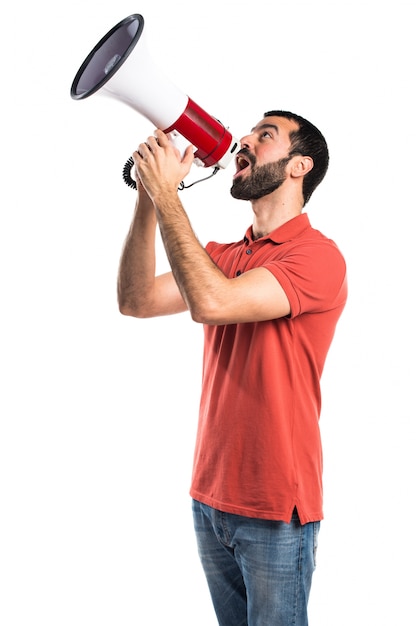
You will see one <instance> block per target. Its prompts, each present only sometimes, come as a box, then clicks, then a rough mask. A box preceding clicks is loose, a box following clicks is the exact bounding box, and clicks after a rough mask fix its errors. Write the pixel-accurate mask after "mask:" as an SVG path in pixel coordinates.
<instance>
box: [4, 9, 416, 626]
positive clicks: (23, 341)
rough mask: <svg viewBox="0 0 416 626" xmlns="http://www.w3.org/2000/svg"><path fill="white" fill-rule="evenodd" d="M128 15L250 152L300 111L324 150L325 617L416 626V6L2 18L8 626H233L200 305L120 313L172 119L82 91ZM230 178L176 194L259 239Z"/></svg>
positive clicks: (314, 607)
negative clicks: (327, 331) (198, 461)
mask: <svg viewBox="0 0 416 626" xmlns="http://www.w3.org/2000/svg"><path fill="white" fill-rule="evenodd" d="M131 13H141V14H142V15H143V16H144V18H145V23H146V25H145V28H146V33H147V41H148V44H149V46H150V51H151V54H152V56H153V59H154V61H155V63H156V64H157V65H159V66H161V67H163V68H164V70H165V72H166V75H167V76H169V77H170V79H171V80H172V81H173V82H175V83H176V84H177V85H178V86H179V87H180V88H181V89H183V90H184V91H185V92H186V93H187V94H189V95H190V96H191V97H192V98H193V99H194V100H195V101H196V102H197V103H198V104H200V105H201V106H202V107H203V108H204V109H205V110H206V111H208V112H209V113H211V114H212V115H214V116H215V117H217V118H219V119H220V120H221V121H222V122H223V123H224V124H225V125H227V126H229V127H230V130H231V131H232V133H233V134H235V135H236V136H237V137H240V136H242V135H243V134H246V133H247V131H248V130H249V129H250V128H251V127H252V126H253V125H254V124H255V123H256V122H257V121H259V120H260V119H261V118H262V115H263V112H264V111H266V110H269V109H273V108H285V109H289V110H292V111H294V112H296V113H299V114H300V115H303V116H305V117H307V118H309V119H310V120H311V121H312V122H314V123H315V124H316V125H317V126H318V127H319V128H320V129H321V130H322V131H323V133H324V134H325V136H326V138H327V140H328V143H329V146H330V152H331V166H330V170H329V172H328V175H327V178H326V179H325V181H324V183H323V184H322V185H321V187H320V188H318V190H317V191H316V192H315V194H314V196H313V197H312V200H311V201H310V203H309V205H308V206H307V212H308V214H309V217H310V219H311V221H312V224H313V225H314V226H315V227H316V228H319V229H320V230H322V231H323V232H324V233H325V234H326V235H328V236H330V237H331V238H333V239H334V240H335V241H336V242H337V243H338V245H339V246H340V248H341V249H342V251H343V253H344V255H345V256H346V259H347V262H348V268H349V283H350V296H349V302H348V305H347V308H346V309H345V312H344V314H343V317H342V318H341V321H340V323H339V326H338V330H337V334H336V337H335V340H334V343H333V346H332V348H331V352H330V355H329V357H328V361H327V366H326V370H325V372H324V377H323V381H322V386H323V410H322V418H321V426H322V436H323V443H324V453H325V521H324V522H323V524H322V527H321V534H320V547H319V551H318V568H317V571H316V574H315V578H314V584H313V589H312V594H311V601H310V623H311V626H335V625H336V626H350V625H351V624H354V625H355V626H369V625H373V624H374V625H377V626H391V625H392V624H412V623H414V619H415V617H414V608H413V605H414V600H413V594H414V581H413V580H412V570H411V567H412V563H413V562H414V558H415V550H414V541H413V539H412V537H413V534H414V533H413V506H414V504H413V501H414V475H415V460H414V434H413V425H412V421H413V419H414V417H415V401H414V387H415V368H414V349H415V336H414V335H415V332H414V322H413V304H414V295H413V291H414V267H415V262H414V248H413V232H412V230H413V213H414V209H415V200H414V187H415V184H414V181H415V175H414V170H415V139H416V134H415V123H414V111H415V97H414V61H415V45H414V18H413V12H412V3H410V2H404V1H403V0H397V1H396V2H387V1H384V0H379V1H376V0H374V1H373V2H367V1H366V0H360V1H359V2H354V1H350V2H348V3H347V2H338V1H333V2H331V3H329V2H327V1H325V0H316V1H314V2H310V1H308V2H307V1H306V0H305V1H299V2H289V1H279V2H277V1H276V0H273V2H272V1H270V2H268V1H266V0H257V2H254V3H253V2H248V0H242V1H240V2H231V1H227V0H222V1H221V2H218V1H217V0H213V1H212V2H209V3H205V4H201V3H200V2H195V0H182V1H180V0H178V1H175V2H169V1H168V0H165V1H164V2H163V3H162V2H158V1H157V0H143V1H142V2H138V3H132V2H131V1H129V2H127V1H126V0H118V2H117V3H114V2H109V1H108V0H101V1H100V2H98V1H96V0H84V1H83V2H78V1H76V0H74V1H73V2H72V3H68V4H62V3H52V2H48V0H41V1H40V2H28V1H27V2H23V3H20V4H19V3H14V4H13V5H9V6H8V8H7V11H6V13H4V11H3V18H2V36H1V38H0V51H1V58H2V85H1V90H2V97H1V100H2V112H1V116H0V119H1V125H2V128H1V139H2V140H1V180H2V183H1V206H0V211H1V213H0V215H1V218H0V219H1V224H0V238H1V239H0V254H1V271H2V280H1V297H2V305H1V316H2V322H1V331H0V332H1V344H0V355H1V407H0V411H1V414H0V419H1V422H0V425H1V426H0V427H1V432H0V623H1V624H2V626H31V625H32V624H43V626H52V625H53V626H57V625H59V626H67V625H70V626H73V625H74V626H75V624H76V625H77V626H95V625H97V626H98V625H99V626H113V625H114V626H115V625H117V626H120V625H121V624H122V625H123V626H129V625H137V624H149V625H157V626H159V625H162V624H163V625H165V624H178V625H179V624H180V625H181V626H186V625H189V626H195V625H196V624H197V625H198V626H205V625H207V626H208V625H214V624H215V623H216V621H215V617H214V614H213V611H212V608H211V601H210V599H209V597H208V591H207V589H206V586H205V579H204V577H203V575H202V572H201V569H200V565H199V561H198V558H197V555H196V547H195V542H194V535H193V528H192V520H191V512H190V498H189V495H188V488H189V482H190V471H191V463H192V454H193V442H194V435H195V428H196V419H197V410H198V400H199V385H200V365H201V345H202V344H201V340H202V329H201V328H200V327H199V326H198V325H196V324H194V323H193V322H192V321H191V320H190V319H189V316H188V315H185V314H184V315H181V316H177V317H176V318H169V319H157V320H148V321H139V320H133V319H129V318H125V317H123V316H121V315H120V314H119V312H118V308H117V301H116V277H117V269H118V262H119V257H120V252H121V248H122V244H123V241H124V238H125V235H126V233H127V229H128V226H129V223H130V219H131V215H132V209H133V205H134V197H135V194H134V192H133V191H132V190H131V189H129V188H128V187H127V186H126V185H125V184H124V183H123V181H122V178H121V170H122V166H123V165H124V163H125V161H126V160H127V158H128V157H129V156H130V154H131V153H132V151H133V150H134V149H135V148H136V146H137V145H138V143H140V142H141V141H143V140H144V139H145V138H146V137H147V136H148V135H150V134H151V133H152V132H153V126H152V125H151V124H150V123H149V121H148V120H146V119H145V118H143V117H142V116H140V115H139V114H137V113H135V112H134V111H132V110H130V109H128V108H127V107H125V106H124V105H121V104H120V103H119V102H116V101H110V100H107V99H105V98H101V97H99V96H92V97H91V98H89V99H87V100H84V101H81V102H75V101H73V100H72V99H71V98H70V95H69V89H70V86H71V83H72V80H73V78H74V76H75V73H76V71H77V69H78V67H79V65H80V64H81V62H82V61H83V60H84V58H85V56H86V55H87V54H88V52H89V51H90V50H91V48H92V47H93V46H94V45H95V44H96V43H97V42H98V40H99V39H100V38H101V37H102V36H103V35H104V34H105V33H106V32H107V31H108V30H109V29H110V28H111V27H112V26H114V25H115V24H116V23H117V22H118V21H120V20H121V19H123V18H124V17H126V16H128V15H130V14H131ZM143 89H144V90H145V89H146V85H143ZM196 169H197V172H193V174H195V175H196V177H198V176H199V175H200V173H201V170H199V169H198V168H196ZM233 171H234V166H233V165H231V166H230V167H229V168H227V170H225V171H223V172H220V173H219V174H218V175H217V177H216V178H214V179H212V180H210V181H207V182H204V183H201V184H200V185H197V186H196V187H193V188H192V189H190V190H188V191H183V192H182V196H181V198H182V200H183V202H184V204H185V207H186V209H187V210H188V213H189V215H190V218H191V221H192V223H193V225H194V228H195V230H196V232H197V235H198V236H199V238H200V240H201V242H202V243H206V242H207V241H208V240H209V239H217V240H219V241H232V240H236V239H240V238H241V236H242V235H243V233H244V231H245V229H246V227H247V226H248V225H249V224H250V222H251V211H250V205H249V204H248V203H244V202H237V201H235V200H233V199H232V198H231V197H230V195H229V191H228V190H229V187H230V184H231V176H232V173H233ZM204 173H205V172H204ZM158 248H159V251H160V256H159V259H160V263H159V265H160V269H161V270H162V269H166V267H167V263H166V259H165V258H164V256H163V250H162V249H161V247H160V242H159V243H158Z"/></svg>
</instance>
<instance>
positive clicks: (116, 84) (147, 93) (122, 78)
mask: <svg viewBox="0 0 416 626" xmlns="http://www.w3.org/2000/svg"><path fill="white" fill-rule="evenodd" d="M94 93H100V94H101V95H104V96H109V97H112V98H115V99H116V100H120V101H121V102H124V103H125V104H126V105H128V106H130V107H132V108H133V109H134V110H135V111H137V112H138V113H140V114H141V115H143V116H144V117H146V118H147V119H148V120H150V121H151V122H152V123H153V124H154V125H155V126H156V128H160V129H161V130H163V131H164V132H165V133H167V134H169V135H170V136H171V138H173V141H174V143H175V136H176V137H177V136H178V134H179V135H180V136H181V137H182V138H185V139H186V140H187V141H188V142H189V143H191V144H192V145H193V146H195V148H196V151H195V152H194V159H195V162H196V164H197V165H202V166H204V167H213V168H214V172H217V171H218V170H219V169H224V168H225V167H227V165H228V164H229V162H230V161H231V160H232V158H233V155H234V153H235V152H236V151H237V149H238V147H239V142H238V140H237V139H235V138H234V137H233V136H232V135H231V133H230V132H229V131H228V129H227V128H225V126H224V125H223V124H222V123H221V122H220V121H219V120H217V119H216V118H214V117H212V116H211V115H209V114H208V113H207V112H206V111H204V109H202V108H201V107H200V106H199V105H198V104H197V103H196V102H194V101H193V100H192V99H191V98H190V97H189V96H188V95H186V94H185V93H184V92H182V91H181V90H180V89H179V88H178V87H177V86H176V85H175V84H173V82H171V81H170V80H168V79H167V78H166V77H165V76H164V74H163V73H162V72H161V70H160V69H159V68H157V67H156V65H155V64H154V63H153V61H152V59H151V58H150V55H149V53H148V50H147V47H146V44H145V39H144V19H143V16H142V15H139V14H138V13H135V14H133V15H129V16H128V17H126V18H125V19H123V20H122V21H121V22H119V23H118V24H116V26H114V27H113V28H112V29H111V30H110V31H108V33H107V34H106V35H104V37H103V38H102V39H100V41H99V42H98V43H97V45H96V46H95V47H94V48H93V49H92V50H91V52H90V53H89V55H88V56H87V57H86V59H85V60H84V62H83V63H82V64H81V66H80V68H79V70H78V72H77V73H76V75H75V78H74V80H73V83H72V86H71V97H72V98H73V99H74V100H83V99H85V98H87V97H88V96H91V95H92V94H94ZM179 139H180V138H179ZM132 164H133V160H132V159H129V161H128V162H127V163H126V165H125V167H124V170H123V177H124V180H125V182H126V183H127V184H128V185H130V186H131V187H136V184H135V181H133V179H132V178H131V177H130V175H129V173H128V172H129V170H130V169H131V166H132Z"/></svg>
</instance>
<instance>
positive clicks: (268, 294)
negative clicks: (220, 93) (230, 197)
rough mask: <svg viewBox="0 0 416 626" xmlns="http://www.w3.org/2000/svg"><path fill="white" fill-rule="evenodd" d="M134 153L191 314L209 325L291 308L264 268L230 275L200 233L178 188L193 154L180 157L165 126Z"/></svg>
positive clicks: (269, 315)
mask: <svg viewBox="0 0 416 626" xmlns="http://www.w3.org/2000/svg"><path fill="white" fill-rule="evenodd" d="M139 151H140V154H139V153H135V154H134V155H133V158H134V160H135V163H136V167H137V170H138V173H139V176H140V179H141V181H142V183H143V185H144V187H145V188H146V190H147V192H148V194H149V197H150V198H151V199H152V202H153V205H154V208H155V213H156V218H157V221H158V223H159V228H160V232H161V235H162V239H163V243H164V246H165V250H166V253H167V256H168V259H169V262H170V265H171V268H172V272H173V275H174V277H175V281H176V284H177V286H178V288H179V291H180V293H181V294H182V298H183V301H184V302H185V303H186V306H187V308H188V309H189V310H190V312H191V315H192V318H193V319H194V320H195V321H197V322H201V323H205V324H233V323H238V322H252V321H262V320H267V319H274V318H278V317H283V316H285V315H288V314H289V313H290V305H289V301H288V299H287V296H286V294H285V292H284V290H283V288H282V287H281V286H280V284H279V283H278V281H277V280H276V278H274V276H273V275H272V274H271V273H270V272H269V271H268V270H267V269H264V268H258V269H254V270H251V271H249V272H246V273H244V274H242V275H241V276H239V277H238V278H232V279H229V278H227V277H226V276H225V275H224V274H223V272H222V271H221V270H220V269H219V268H218V267H217V266H216V265H215V264H214V263H213V261H212V260H211V258H210V257H209V255H208V254H207V252H206V251H205V249H204V248H203V246H202V245H201V244H200V243H199V241H198V239H197V238H196V236H195V234H194V232H193V229H192V227H191V224H190V222H189V219H188V217H187V215H186V213H185V211H184V209H183V206H182V204H181V202H180V200H179V196H178V192H177V188H178V185H179V183H180V181H181V180H182V179H183V177H184V176H183V174H184V172H185V173H186V171H187V170H188V171H189V168H190V165H191V163H192V159H193V155H192V152H191V151H189V150H188V151H187V152H186V153H185V155H184V157H183V159H182V160H181V159H180V158H179V157H178V155H177V154H176V153H175V149H174V147H173V146H172V144H171V143H170V142H169V140H168V138H167V137H166V135H165V134H164V133H163V132H162V131H157V133H156V137H150V138H149V139H148V142H147V143H145V144H141V145H140V147H139Z"/></svg>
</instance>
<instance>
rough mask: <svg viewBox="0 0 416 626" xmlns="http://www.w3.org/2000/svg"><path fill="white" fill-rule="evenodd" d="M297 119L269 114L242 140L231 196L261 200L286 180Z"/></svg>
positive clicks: (240, 198)
mask: <svg viewBox="0 0 416 626" xmlns="http://www.w3.org/2000/svg"><path fill="white" fill-rule="evenodd" d="M296 129H297V124H296V122H294V121H292V120H287V119H286V118H283V117H273V116H270V117H266V118H264V119H263V120H262V121H261V122H259V123H258V124H257V125H256V126H255V127H254V128H253V130H252V131H251V134H250V135H246V136H245V137H243V138H242V139H241V146H242V147H241V150H240V151H239V152H238V155H237V158H236V165H237V171H236V173H235V175H234V179H233V185H232V187H231V190H230V191H231V195H232V196H233V198H237V199H239V200H258V199H259V198H262V197H263V196H265V195H268V194H270V193H272V192H273V191H275V190H276V189H278V188H279V187H280V186H281V185H282V184H283V183H284V181H285V180H286V165H287V163H288V162H289V160H290V159H289V158H288V154H289V150H290V145H291V143H290V139H289V133H290V132H291V131H292V130H296Z"/></svg>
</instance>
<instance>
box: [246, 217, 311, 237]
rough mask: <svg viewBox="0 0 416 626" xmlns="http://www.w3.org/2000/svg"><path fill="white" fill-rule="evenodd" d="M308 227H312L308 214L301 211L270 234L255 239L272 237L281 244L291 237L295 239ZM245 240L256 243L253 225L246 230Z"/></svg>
mask: <svg viewBox="0 0 416 626" xmlns="http://www.w3.org/2000/svg"><path fill="white" fill-rule="evenodd" d="M307 228H310V222H309V217H308V214H307V213H301V214H300V215H297V216H296V217H293V218H292V219H291V220H289V221H288V222H285V223H284V224H282V226H279V227H278V228H276V229H275V230H272V232H271V233H269V234H268V235H265V236H264V237H261V238H260V239H257V240H255V241H261V240H264V241H265V240H267V239H270V240H271V241H273V242H274V243H277V244H281V243H285V242H286V241H290V240H291V239H295V237H297V236H298V235H300V234H301V233H302V232H303V231H304V230H306V229H307ZM244 242H245V243H246V244H249V243H250V244H252V243H254V241H253V232H252V227H251V226H250V227H249V228H248V229H247V231H246V234H245V237H244Z"/></svg>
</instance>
